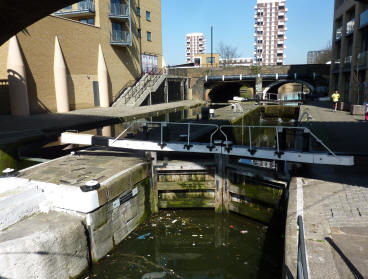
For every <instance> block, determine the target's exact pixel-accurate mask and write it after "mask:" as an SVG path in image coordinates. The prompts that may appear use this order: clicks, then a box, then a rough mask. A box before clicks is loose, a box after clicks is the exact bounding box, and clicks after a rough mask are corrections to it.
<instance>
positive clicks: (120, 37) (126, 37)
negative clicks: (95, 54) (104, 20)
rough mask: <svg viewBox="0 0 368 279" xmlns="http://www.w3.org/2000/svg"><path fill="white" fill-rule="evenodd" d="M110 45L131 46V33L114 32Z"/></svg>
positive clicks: (111, 34)
mask: <svg viewBox="0 0 368 279" xmlns="http://www.w3.org/2000/svg"><path fill="white" fill-rule="evenodd" d="M110 43H111V44H119V45H129V44H130V43H131V36H130V32H129V31H120V30H112V32H111V33H110Z"/></svg>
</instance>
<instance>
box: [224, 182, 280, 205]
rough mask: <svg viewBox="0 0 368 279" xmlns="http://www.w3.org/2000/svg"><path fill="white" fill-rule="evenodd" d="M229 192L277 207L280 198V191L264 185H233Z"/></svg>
mask: <svg viewBox="0 0 368 279" xmlns="http://www.w3.org/2000/svg"><path fill="white" fill-rule="evenodd" d="M230 190H231V191H233V192H234V193H236V194H239V195H242V196H244V197H246V198H249V199H252V200H255V201H259V202H262V203H266V204H269V205H270V206H277V205H278V204H279V202H280V198H281V196H282V190H281V189H278V188H275V187H269V186H265V185H253V184H233V185H231V186H230Z"/></svg>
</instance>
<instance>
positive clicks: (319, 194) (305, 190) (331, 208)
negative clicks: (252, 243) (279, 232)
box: [285, 165, 368, 279]
mask: <svg viewBox="0 0 368 279" xmlns="http://www.w3.org/2000/svg"><path fill="white" fill-rule="evenodd" d="M298 184H299V187H300V189H301V191H302V198H301V197H300V194H299V197H298ZM299 191H300V190H299ZM299 193H300V192H299ZM298 208H299V210H298ZM301 208H302V210H301ZM297 215H302V216H303V220H304V230H305V234H304V236H305V241H306V250H307V262H308V267H309V276H310V278H323V279H330V278H331V279H339V278H341V279H345V278H346V279H349V278H368V258H367V256H366V255H367V253H368V173H367V171H366V167H364V166H355V167H341V166H319V167H318V168H316V167H315V166H312V165H303V167H301V168H299V169H298V170H297V171H296V173H295V174H294V178H293V179H292V181H291V183H290V188H289V203H288V214H287V224H286V240H285V273H286V277H285V278H297V277H296V263H297V245H298V240H297V239H298V238H297V237H298V230H297V221H296V220H297Z"/></svg>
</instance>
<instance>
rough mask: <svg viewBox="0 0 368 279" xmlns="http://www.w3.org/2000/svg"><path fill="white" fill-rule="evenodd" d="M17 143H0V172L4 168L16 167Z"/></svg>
mask: <svg viewBox="0 0 368 279" xmlns="http://www.w3.org/2000/svg"><path fill="white" fill-rule="evenodd" d="M17 157H18V156H17V145H16V144H8V145H0V172H1V171H2V170H4V169H6V168H13V169H18V165H17Z"/></svg>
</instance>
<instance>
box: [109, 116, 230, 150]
mask: <svg viewBox="0 0 368 279" xmlns="http://www.w3.org/2000/svg"><path fill="white" fill-rule="evenodd" d="M134 123H138V124H142V126H146V127H147V125H148V124H151V125H152V124H153V125H157V126H159V127H160V130H161V131H160V145H163V144H164V131H163V130H164V129H163V128H164V127H167V126H168V125H180V126H187V145H186V146H187V148H190V147H191V145H190V133H191V127H192V126H201V127H212V128H214V129H216V130H215V132H214V133H212V134H211V136H210V142H209V143H210V144H211V143H212V136H213V135H214V134H215V133H216V132H217V131H219V130H220V127H219V125H217V124H203V123H192V122H159V121H149V122H148V121H134ZM130 127H132V125H131V126H130ZM130 127H128V128H130ZM125 132H126V131H125ZM222 134H223V135H224V136H225V139H226V140H227V135H226V134H225V133H223V132H222ZM115 140H116V139H115Z"/></svg>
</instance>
